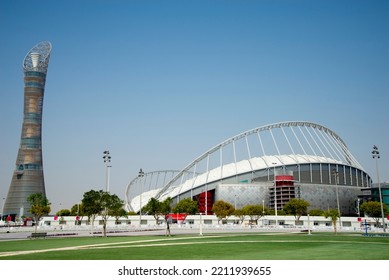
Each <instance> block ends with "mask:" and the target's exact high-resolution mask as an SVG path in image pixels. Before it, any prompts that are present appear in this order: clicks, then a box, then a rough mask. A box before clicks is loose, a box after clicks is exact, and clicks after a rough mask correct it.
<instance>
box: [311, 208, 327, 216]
mask: <svg viewBox="0 0 389 280" xmlns="http://www.w3.org/2000/svg"><path fill="white" fill-rule="evenodd" d="M323 213H324V211H323V210H321V209H312V210H310V211H309V215H310V216H323Z"/></svg>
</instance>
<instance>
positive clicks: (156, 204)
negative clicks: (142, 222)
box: [142, 197, 161, 224]
mask: <svg viewBox="0 0 389 280" xmlns="http://www.w3.org/2000/svg"><path fill="white" fill-rule="evenodd" d="M160 207H161V202H160V201H159V200H158V199H156V198H154V197H152V198H150V200H149V202H147V204H146V205H145V206H143V207H142V213H145V214H147V215H151V216H153V217H154V219H155V221H156V223H157V224H158V223H159V218H160V215H161V211H160Z"/></svg>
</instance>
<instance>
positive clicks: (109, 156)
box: [103, 151, 111, 192]
mask: <svg viewBox="0 0 389 280" xmlns="http://www.w3.org/2000/svg"><path fill="white" fill-rule="evenodd" d="M103 154H104V155H103V159H104V162H105V169H106V170H105V191H106V192H109V168H110V167H111V165H109V163H110V162H111V155H110V154H109V151H104V153H103Z"/></svg>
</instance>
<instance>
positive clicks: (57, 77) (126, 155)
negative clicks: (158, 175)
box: [0, 0, 389, 211]
mask: <svg viewBox="0 0 389 280" xmlns="http://www.w3.org/2000/svg"><path fill="white" fill-rule="evenodd" d="M46 40H48V41H50V42H51V43H52V45H53V49H52V53H51V60H50V65H49V70H48V76H47V82H46V91H45V99H44V110H43V155H44V168H45V180H46V191H47V195H48V198H49V200H50V201H51V202H52V208H53V210H54V211H56V210H58V208H60V207H61V208H70V207H71V206H72V205H73V204H75V203H77V202H78V201H80V200H81V198H82V195H83V193H84V192H86V191H89V190H90V189H102V188H104V186H105V165H104V162H103V159H102V156H103V151H104V150H107V149H108V150H110V152H111V156H112V168H111V184H110V185H111V191H112V192H114V193H116V194H118V195H119V196H120V197H121V198H123V199H124V192H125V188H126V185H127V184H128V182H129V181H130V180H131V179H133V178H134V177H135V176H137V173H138V171H139V168H143V169H144V170H145V171H146V172H147V171H155V170H164V169H181V168H183V167H184V166H185V165H187V164H188V163H189V162H191V161H192V160H193V159H194V158H196V157H197V156H199V155H200V154H202V153H203V152H205V151H206V150H207V149H209V148H211V147H213V146H214V145H216V144H218V143H219V142H222V141H223V140H225V139H227V138H229V137H232V136H234V135H236V134H239V133H240V132H243V131H246V130H249V129H251V128H255V127H258V126H263V125H267V124H271V123H275V122H280V121H289V120H290V121H292V120H299V121H312V122H317V123H319V124H322V125H324V126H327V127H329V128H330V129H332V130H333V131H335V132H336V133H337V134H339V135H340V136H341V137H342V138H343V140H344V141H345V142H346V143H347V144H348V146H349V149H350V150H351V151H352V153H353V154H354V156H355V157H356V158H357V159H358V161H359V162H360V163H361V164H362V165H363V166H364V167H365V169H366V171H367V172H368V173H370V175H371V176H372V178H373V179H374V180H376V169H375V162H374V160H373V159H372V157H371V150H372V146H373V145H374V144H375V145H377V146H378V147H379V149H380V153H381V159H380V162H379V166H380V177H381V180H385V181H389V173H388V171H389V147H388V144H387V143H388V139H389V130H388V129H387V128H388V125H387V124H388V122H389V114H388V111H387V108H388V105H389V95H388V90H389V2H388V1H376V0H373V1H358V0H356V1H354V0H353V1H351V0H350V1H342V0H340V1H331V0H326V1H321V0H316V1H308V0H307V1H304V0H295V1H294V0H284V1H283V0H274V1H270V0H258V1H248V0H247V1H244V0H243V1H232V0H231V1H221V0H215V1H211V0H209V1H201V0H200V1H189V0H188V1H147V0H144V1H140V0H139V1H135V0H134V1H120V0H117V1H107V0H106V1H103V0H98V1H96V0H94V1H88V0H84V1H37V2H36V3H35V4H34V5H32V3H31V2H30V1H19V0H16V1H8V0H7V1H1V2H0V50H1V52H0V58H1V62H2V66H1V67H0V77H1V78H0V79H1V91H0V104H1V107H2V110H1V111H0V129H1V131H2V133H1V135H2V141H1V144H2V146H3V149H2V151H1V154H0V198H3V197H6V194H7V191H8V188H9V184H10V182H11V177H12V172H13V169H14V165H15V161H16V156H17V151H18V147H19V141H20V131H21V126H22V118H23V70H22V62H23V59H24V57H25V55H26V54H27V52H28V51H29V50H30V49H31V48H32V47H33V46H34V45H36V44H37V43H39V42H41V41H46Z"/></svg>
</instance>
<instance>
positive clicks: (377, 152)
mask: <svg viewBox="0 0 389 280" xmlns="http://www.w3.org/2000/svg"><path fill="white" fill-rule="evenodd" d="M371 153H372V156H373V158H374V159H375V162H376V169H377V182H378V193H379V197H380V204H381V217H382V228H383V230H384V232H386V225H385V218H384V205H383V203H382V193H381V183H380V173H379V169H378V159H379V158H380V152H379V151H378V147H377V146H376V145H374V146H373V151H372V152H371Z"/></svg>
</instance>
